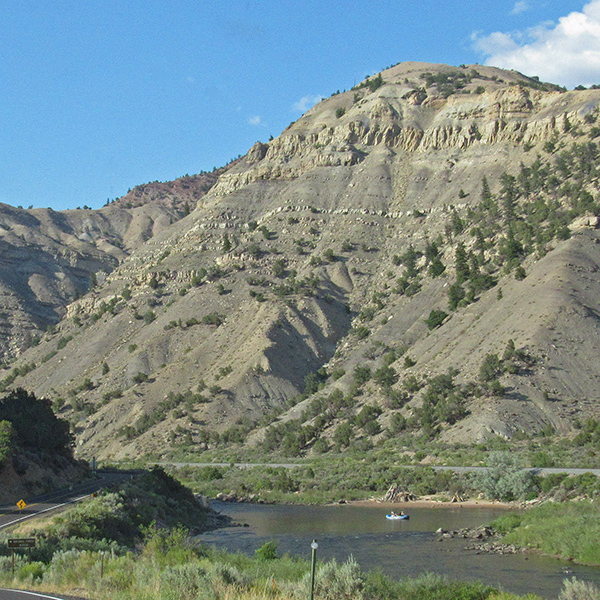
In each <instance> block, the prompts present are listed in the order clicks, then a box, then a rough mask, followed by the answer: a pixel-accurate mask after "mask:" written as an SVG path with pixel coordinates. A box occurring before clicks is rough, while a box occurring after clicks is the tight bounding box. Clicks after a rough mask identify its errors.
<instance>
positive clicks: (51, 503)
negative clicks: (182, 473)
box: [0, 471, 133, 600]
mask: <svg viewBox="0 0 600 600" xmlns="http://www.w3.org/2000/svg"><path fill="white" fill-rule="evenodd" d="M132 476H133V472H128V471H116V472H99V473H98V478H97V479H93V480H90V481H87V482H86V483H83V484H81V485H76V486H73V487H72V488H69V489H66V490H59V491H57V492H52V493H50V494H45V495H44V496H37V497H35V498H24V500H25V502H26V503H27V506H26V507H25V508H24V509H23V510H19V509H17V508H16V506H15V505H14V504H12V505H10V506H0V529H2V528H4V527H8V526H10V525H14V524H15V523H18V522H19V521H24V520H25V519H31V518H32V517H35V516H36V515H40V514H41V513H45V512H49V511H51V510H56V509H58V508H61V507H62V506H65V505H66V504H72V503H73V502H77V501H79V500H83V499H84V498H87V497H88V496H90V494H93V493H94V492H97V491H98V490H100V489H102V488H104V487H107V486H109V485H112V484H113V483H117V482H118V481H122V480H123V479H125V478H127V477H132ZM0 600H2V596H0Z"/></svg>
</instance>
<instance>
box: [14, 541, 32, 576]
mask: <svg viewBox="0 0 600 600" xmlns="http://www.w3.org/2000/svg"><path fill="white" fill-rule="evenodd" d="M8 547H9V549H10V554H11V558H12V574H13V577H14V575H15V550H23V549H25V548H26V549H28V550H29V551H30V553H29V560H31V548H35V538H10V539H9V540H8Z"/></svg>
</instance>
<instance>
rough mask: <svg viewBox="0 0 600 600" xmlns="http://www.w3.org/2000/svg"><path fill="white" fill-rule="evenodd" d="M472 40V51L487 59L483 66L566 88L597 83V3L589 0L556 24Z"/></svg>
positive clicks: (599, 6) (599, 7)
mask: <svg viewBox="0 0 600 600" xmlns="http://www.w3.org/2000/svg"><path fill="white" fill-rule="evenodd" d="M517 4H519V3H518V2H517ZM515 7H516V5H515ZM474 41H475V48H476V49H477V50H479V51H480V52H481V53H482V54H483V55H485V56H487V58H486V60H485V64H487V65H494V66H496V67H501V68H504V69H515V70H517V71H521V72H522V73H525V74H526V75H537V76H539V77H540V79H542V80H544V81H550V82H552V83H559V84H561V85H565V86H567V87H574V86H576V85H579V84H582V85H586V86H588V85H591V84H593V83H600V0H591V2H588V3H587V4H586V5H585V6H584V7H583V9H582V10H581V12H572V13H570V14H568V15H566V16H564V17H561V18H560V19H559V20H558V23H543V24H540V25H538V26H537V27H534V28H532V29H529V30H527V31H524V32H523V31H517V32H513V33H502V32H499V31H497V32H494V33H492V34H490V35H488V36H485V37H479V36H475V40H474Z"/></svg>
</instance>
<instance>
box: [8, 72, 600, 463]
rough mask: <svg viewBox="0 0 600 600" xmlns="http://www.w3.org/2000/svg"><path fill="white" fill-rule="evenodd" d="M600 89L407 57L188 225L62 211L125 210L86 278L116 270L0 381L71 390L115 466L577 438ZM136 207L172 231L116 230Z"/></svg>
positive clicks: (246, 173) (66, 402)
mask: <svg viewBox="0 0 600 600" xmlns="http://www.w3.org/2000/svg"><path fill="white" fill-rule="evenodd" d="M599 103H600V91H598V90H577V91H565V90H564V89H561V88H559V87H558V86H554V85H552V84H546V83H543V82H540V81H539V80H537V79H536V78H529V77H525V76H524V75H522V74H520V73H517V72H515V71H503V70H500V69H496V68H493V67H484V66H481V65H469V66H464V65H463V66H460V67H451V66H446V65H433V64H426V63H400V64H398V65H395V66H393V67H391V68H389V69H387V70H385V71H383V72H382V73H380V74H378V75H377V76H375V77H372V78H369V79H367V80H365V81H364V82H362V83H361V84H360V85H358V86H356V87H355V88H353V89H352V90H349V91H346V92H343V93H337V94H335V95H333V96H331V97H330V98H327V99H325V100H323V101H322V102H320V103H319V104H318V105H316V106H315V107H313V108H312V109H310V110H309V111H308V112H307V113H306V114H305V115H303V116H302V117H301V118H300V119H299V120H298V121H297V122H295V123H292V124H291V125H290V126H289V127H288V128H287V129H286V130H285V131H284V132H283V133H282V134H281V135H280V136H279V137H277V138H275V139H273V140H271V141H270V142H268V143H260V142H258V143H256V144H255V145H254V146H253V147H252V148H251V149H250V150H249V152H248V153H247V154H246V155H245V156H244V157H242V158H241V159H239V160H238V161H236V162H235V163H233V164H231V165H229V166H228V168H227V169H226V170H224V172H222V173H219V176H218V179H217V180H216V181H215V182H214V185H212V187H210V190H209V191H208V192H207V193H205V194H204V195H202V196H201V197H199V198H196V199H195V207H194V208H193V210H191V212H190V213H189V214H187V215H186V216H184V215H183V214H181V213H179V212H177V210H178V209H176V208H169V207H165V206H162V205H157V204H153V203H152V202H150V203H148V204H144V205H143V206H141V207H139V208H124V206H125V205H123V204H122V201H119V202H118V203H113V204H111V205H110V206H108V207H106V208H105V209H102V210H101V211H71V212H69V213H68V214H66V215H65V214H63V213H60V214H59V215H60V217H61V218H63V219H67V220H68V223H69V227H71V228H73V230H74V231H77V232H79V231H83V229H84V225H83V223H84V222H86V223H97V222H98V221H99V220H100V219H102V223H106V224H105V225H104V227H105V229H103V230H102V234H99V233H94V234H93V236H92V237H93V238H94V240H98V241H96V242H95V245H92V244H91V242H90V243H89V246H86V251H88V249H89V252H88V254H86V255H85V256H86V260H88V261H89V266H88V267H86V268H87V269H88V270H87V271H86V272H93V270H94V264H100V259H98V263H94V264H92V263H93V257H96V256H97V253H98V252H99V251H100V249H101V250H102V252H103V253H104V254H103V255H102V256H103V257H104V256H105V257H106V262H105V263H102V264H103V265H104V264H106V265H109V267H104V266H102V267H100V268H101V269H102V271H103V273H102V274H101V275H102V276H96V280H97V284H96V285H95V286H94V287H93V288H92V289H90V291H88V292H87V293H85V294H84V295H82V296H81V297H80V298H77V299H73V300H72V301H71V302H70V303H68V304H67V303H66V302H67V294H63V296H62V297H60V298H58V299H57V300H56V303H57V306H59V305H60V307H61V308H60V310H59V308H57V309H56V314H59V313H61V311H63V312H64V316H62V319H61V320H60V321H58V322H57V323H56V326H55V327H53V328H52V329H51V330H50V331H48V332H46V333H44V335H43V336H42V338H41V340H40V341H39V343H37V345H35V346H33V347H31V348H29V349H28V350H26V351H25V352H23V353H22V354H21V355H20V356H19V357H18V358H17V359H16V360H14V361H13V362H12V363H11V364H10V365H7V368H6V370H5V371H4V373H3V375H2V376H3V380H2V384H1V385H2V387H3V388H4V389H8V388H10V387H12V386H17V385H18V386H20V387H24V388H26V389H28V390H32V391H35V393H36V394H37V395H41V396H48V397H50V398H52V399H53V400H54V402H55V406H56V407H57V408H58V409H59V410H60V411H61V413H62V414H63V415H65V416H68V417H69V418H70V419H71V420H72V421H73V422H74V423H75V425H76V433H77V438H78V449H79V451H80V453H82V454H84V455H88V456H91V455H96V456H100V457H104V458H109V457H111V458H115V459H118V458H123V457H133V456H138V455H140V454H144V453H147V452H155V453H161V452H164V451H166V450H167V449H169V448H172V447H176V446H182V447H185V448H187V449H189V450H195V451H200V450H202V449H204V448H210V447H214V446H216V445H218V444H233V443H248V444H257V443H260V444H263V446H264V447H265V448H271V449H278V450H283V451H285V452H286V453H288V454H298V453H304V452H317V451H318V452H323V451H327V449H329V448H332V447H341V448H344V447H346V446H349V445H355V446H356V445H358V446H360V445H361V444H362V445H363V446H364V447H367V446H368V445H370V444H372V443H377V441H378V440H380V439H382V438H384V437H385V436H390V435H391V436H395V435H407V434H408V435H411V432H413V433H412V434H414V435H417V434H418V435H426V436H429V437H440V438H441V439H444V440H447V441H450V442H452V441H454V442H457V441H459V442H468V441H476V440H480V439H485V438H487V437H491V436H496V435H500V436H503V437H507V438H510V437H513V436H516V435H521V434H522V433H523V432H525V433H532V432H558V433H564V434H568V433H569V432H570V431H571V430H572V428H573V426H574V424H576V422H577V420H579V421H581V420H582V419H585V418H587V417H594V416H597V409H596V406H597V404H598V400H599V399H600V398H599V392H598V388H597V385H596V382H597V378H598V376H599V375H600V372H599V371H598V363H597V360H596V357H597V352H598V349H599V345H600V342H599V339H600V338H599V336H598V333H599V326H600V323H599V320H598V318H599V316H600V305H599V303H598V298H600V294H599V293H598V292H599V291H600V289H599V287H600V279H599V278H598V276H597V272H598V269H599V265H600V236H599V235H598V231H597V226H598V217H597V215H599V214H600V212H599V211H600V207H599V205H598V202H597V197H598V171H597V165H598V161H599V156H600V155H599V152H598V146H597V143H596V141H595V139H596V138H597V137H598V136H599V135H600V128H599V126H598V105H599ZM158 200H159V199H158V198H156V199H155V200H154V202H157V201H158ZM129 201H131V197H130V200H129ZM114 204H116V206H114ZM110 209H112V210H113V211H115V212H114V213H113V212H110ZM7 210H8V209H7ZM138 210H139V211H143V213H142V214H143V215H147V214H148V211H156V213H154V214H156V215H160V219H159V217H158V216H156V217H154V218H153V219H150V217H148V216H144V219H148V220H150V221H151V222H152V223H158V222H159V220H160V222H161V225H160V226H153V227H145V228H141V227H140V226H139V225H138V226H136V229H132V227H133V225H132V223H133V220H128V221H127V223H128V224H129V228H127V227H125V226H124V224H121V227H120V228H119V227H118V226H117V225H116V224H115V223H117V222H118V221H119V219H121V220H125V219H130V217H131V215H132V213H131V212H129V211H138ZM169 210H171V211H175V212H174V213H173V212H171V213H169V212H168V211H169ZM123 211H125V212H123ZM164 211H167V212H164ZM31 212H32V211H29V212H28V213H27V215H28V216H29V215H30V213H31ZM73 213H74V214H75V216H77V217H79V220H78V221H77V223H78V224H77V225H74V224H73V223H74V219H75V217H74V216H73ZM79 213H81V216H79ZM19 214H21V213H19ZM43 214H44V215H46V214H49V213H43ZM84 217H85V219H84ZM179 217H181V218H179ZM57 218H58V217H57ZM98 227H99V226H98ZM88 229H89V230H91V231H96V230H97V229H94V227H91V226H90V227H89V228H88ZM88 229H86V230H85V231H88ZM142 229H143V231H145V232H149V233H147V234H146V235H143V234H141V233H139V231H140V230H142ZM30 230H31V228H28V227H26V226H25V225H23V233H22V236H24V238H25V239H23V238H21V241H22V244H21V245H19V246H18V247H19V250H20V251H22V252H23V256H28V252H32V253H35V251H36V247H35V245H32V243H30V242H29V241H28V238H27V236H28V235H31V234H30V233H29V232H30ZM116 230H118V231H119V236H120V237H118V239H127V240H132V241H129V242H125V243H124V246H123V249H121V248H119V247H118V244H112V246H109V242H108V240H109V239H110V236H111V235H113V233H112V232H113V231H116ZM61 231H62V229H61ZM133 231H136V232H138V233H136V234H132V232H133ZM90 235H92V234H91V233H90ZM114 235H116V234H114ZM128 235H129V236H130V237H127V236H128ZM94 236H95V237H94ZM57 237H58V236H54V237H53V238H52V239H56V238H57ZM74 237H75V238H76V239H78V240H79V239H80V237H81V234H80V233H78V234H77V235H75V236H74ZM143 238H145V239H143ZM32 242H34V240H32ZM34 243H35V242H34ZM78 243H79V242H78ZM92 250H93V251H92ZM95 253H96V254H95ZM88 256H89V258H87V257H88ZM108 257H110V258H108ZM2 264H3V265H4V260H3V261H2ZM6 270H7V271H8V270H9V269H8V266H7V267H6ZM73 277H75V275H73ZM5 278H8V275H6V276H5ZM15 280H18V281H19V282H22V281H24V279H23V277H22V276H21V275H20V274H19V277H15ZM81 287H84V286H81ZM16 288H17V283H15V284H14V289H16ZM17 291H18V290H17ZM18 293H20V291H18ZM18 293H16V292H15V294H16V295H15V301H16V299H17V298H20V296H19V295H18ZM72 297H73V294H72V295H71V296H70V297H69V299H71V298H72ZM59 300H61V301H62V304H61V303H60V302H59ZM31 306H32V307H33V306H39V307H40V308H39V309H37V310H42V307H43V304H42V301H40V299H38V304H35V301H34V300H33V299H32V301H31ZM9 310H11V309H10V307H8V308H7V309H6V311H7V312H8V311H9ZM32 311H33V309H32ZM15 335H16V334H14V335H13V336H12V337H11V334H10V332H7V335H6V339H7V340H12V339H14V337H15ZM11 343H12V342H11Z"/></svg>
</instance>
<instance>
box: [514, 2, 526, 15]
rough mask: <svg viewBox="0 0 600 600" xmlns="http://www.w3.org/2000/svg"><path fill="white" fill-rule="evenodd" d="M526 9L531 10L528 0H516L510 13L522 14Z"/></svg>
mask: <svg viewBox="0 0 600 600" xmlns="http://www.w3.org/2000/svg"><path fill="white" fill-rule="evenodd" d="M526 10H529V2H526V0H518V2H515V5H514V6H513V9H512V10H511V11H510V14H511V15H520V14H521V13H524V12H525V11H526Z"/></svg>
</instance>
